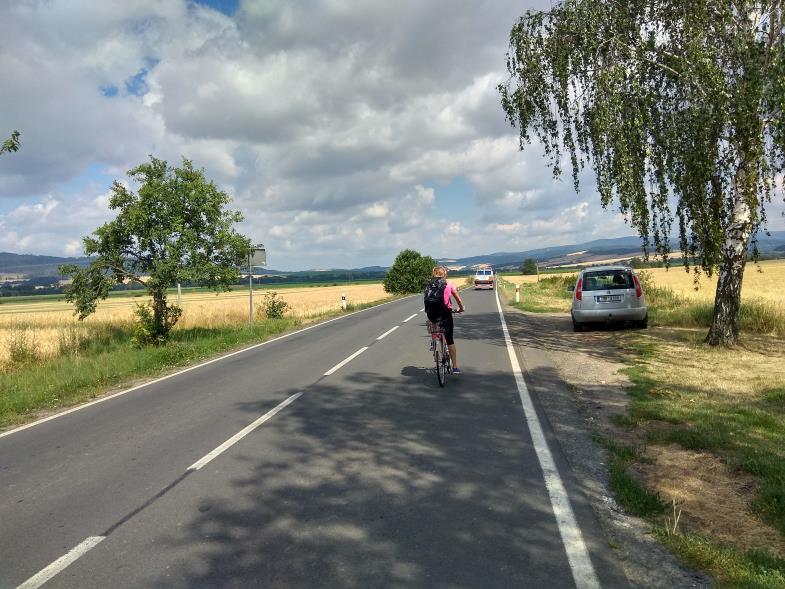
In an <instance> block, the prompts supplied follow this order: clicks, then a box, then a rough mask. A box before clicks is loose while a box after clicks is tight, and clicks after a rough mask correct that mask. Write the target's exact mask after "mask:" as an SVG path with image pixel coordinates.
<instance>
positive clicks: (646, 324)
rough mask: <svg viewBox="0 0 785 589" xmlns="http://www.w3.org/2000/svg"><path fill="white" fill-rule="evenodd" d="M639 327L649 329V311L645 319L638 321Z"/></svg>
mask: <svg viewBox="0 0 785 589" xmlns="http://www.w3.org/2000/svg"><path fill="white" fill-rule="evenodd" d="M638 327H639V328H640V329H648V327H649V314H648V313H646V316H645V317H644V318H643V319H641V320H640V321H638Z"/></svg>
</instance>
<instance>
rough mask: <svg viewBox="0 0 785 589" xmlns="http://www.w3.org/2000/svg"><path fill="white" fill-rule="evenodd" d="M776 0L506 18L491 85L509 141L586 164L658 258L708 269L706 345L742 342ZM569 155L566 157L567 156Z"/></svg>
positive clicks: (602, 0) (782, 82) (783, 127)
mask: <svg viewBox="0 0 785 589" xmlns="http://www.w3.org/2000/svg"><path fill="white" fill-rule="evenodd" d="M783 37H784V35H783V0H768V1H761V0H691V1H690V2H684V0H566V1H564V2H561V3H559V4H557V5H555V6H554V7H553V8H552V9H551V10H550V11H530V12H527V13H526V14H525V15H524V16H523V17H521V18H520V19H519V20H518V22H517V23H516V24H515V25H514V26H513V28H512V31H511V34H510V49H509V53H508V55H507V67H508V70H509V73H510V78H509V79H508V81H507V82H506V83H504V84H501V85H500V86H499V91H500V93H501V104H502V107H503V108H504V111H505V113H506V116H507V118H508V120H509V121H510V122H511V123H512V124H513V125H514V126H516V127H517V128H518V129H519V133H520V148H521V149H524V147H525V146H526V145H528V144H529V143H530V142H531V140H532V138H536V139H538V140H539V142H540V143H541V144H542V145H543V146H544V148H545V154H546V157H547V158H548V160H549V163H550V165H551V167H552V169H553V173H554V175H555V176H559V175H560V174H561V173H562V168H563V166H566V165H569V166H570V167H571V171H572V180H573V185H574V187H575V190H576V191H577V190H578V189H579V176H580V173H581V171H582V170H583V169H584V167H586V166H588V167H590V168H591V169H592V170H593V171H594V174H595V176H596V182H597V189H598V191H599V194H600V199H601V203H602V205H603V206H604V207H608V206H610V205H611V204H612V203H616V204H617V205H618V207H619V208H620V210H621V212H622V213H623V214H624V215H625V217H626V218H627V220H628V222H629V223H630V224H631V226H632V227H634V228H635V229H636V230H637V231H638V233H639V234H640V236H641V237H642V239H643V245H644V251H645V253H646V255H648V254H649V251H650V249H652V248H653V250H654V251H655V252H657V253H658V254H660V255H662V256H663V257H664V258H665V259H666V260H667V259H668V254H669V253H670V238H671V233H672V231H674V230H675V231H676V232H677V233H678V240H679V246H680V249H681V251H682V253H683V254H684V264H685V266H686V267H687V270H688V271H689V269H690V264H692V265H693V268H694V269H695V271H696V272H700V271H704V272H706V273H707V274H709V275H711V274H713V273H714V272H718V274H719V275H718V281H717V290H716V294H715V302H714V316H713V321H712V325H711V329H710V331H709V333H708V335H707V337H706V341H707V342H708V343H709V344H712V345H735V344H736V343H738V340H739V311H740V303H741V286H742V278H743V276H744V270H745V265H746V262H747V258H748V251H750V250H751V251H752V252H753V255H754V256H756V255H757V248H756V247H755V243H756V235H757V234H758V232H759V231H765V230H766V226H767V218H766V206H767V205H769V204H770V203H771V202H772V199H773V198H776V199H779V198H781V196H782V172H783V154H784V147H785V124H783V116H782V113H783V107H784V106H785V50H784V46H783ZM567 162H569V164H567Z"/></svg>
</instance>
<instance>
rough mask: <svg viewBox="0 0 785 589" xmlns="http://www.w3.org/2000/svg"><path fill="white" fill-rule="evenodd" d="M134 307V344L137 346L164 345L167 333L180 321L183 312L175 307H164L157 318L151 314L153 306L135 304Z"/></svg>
mask: <svg viewBox="0 0 785 589" xmlns="http://www.w3.org/2000/svg"><path fill="white" fill-rule="evenodd" d="M135 305H136V308H135V309H134V315H136V323H135V324H134V336H133V341H134V343H135V344H136V345H137V346H150V345H153V346H158V345H161V344H165V343H166V340H167V339H168V338H169V332H170V331H171V329H172V327H174V325H175V323H177V320H178V319H180V315H182V314H183V310H182V309H181V308H180V307H178V306H176V305H164V307H163V312H162V314H161V317H160V318H158V317H156V316H155V313H154V312H153V306H152V305H150V304H149V303H136V304H135ZM159 319H160V320H159Z"/></svg>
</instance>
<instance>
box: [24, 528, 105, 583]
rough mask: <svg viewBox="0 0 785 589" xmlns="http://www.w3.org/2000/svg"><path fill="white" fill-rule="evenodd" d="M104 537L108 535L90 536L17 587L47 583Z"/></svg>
mask: <svg viewBox="0 0 785 589" xmlns="http://www.w3.org/2000/svg"><path fill="white" fill-rule="evenodd" d="M104 538H106V536H90V537H89V538H87V539H85V540H84V541H83V542H82V543H81V544H79V545H78V546H75V547H74V548H72V549H71V550H69V551H68V552H66V553H65V554H64V555H63V556H61V557H60V558H58V559H57V560H56V561H54V562H53V563H52V564H50V565H49V566H48V567H46V568H45V569H42V570H40V571H39V572H37V573H36V574H35V575H33V576H32V577H30V578H29V579H27V581H25V582H24V583H22V584H21V585H19V586H18V587H17V588H16V589H38V587H40V586H41V585H43V584H44V583H46V582H47V581H48V580H49V579H51V578H52V577H54V576H55V575H56V574H57V573H59V572H60V571H62V570H63V569H65V568H66V567H67V566H68V565H70V564H72V563H73V562H74V561H75V560H77V559H78V558H79V557H80V556H83V555H84V554H86V553H88V552H89V551H90V550H92V549H93V548H95V547H96V546H97V545H98V544H99V543H100V542H101V541H102V540H103V539H104Z"/></svg>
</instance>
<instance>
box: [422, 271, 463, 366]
mask: <svg viewBox="0 0 785 589" xmlns="http://www.w3.org/2000/svg"><path fill="white" fill-rule="evenodd" d="M431 276H432V278H431V280H430V281H429V282H428V287H427V288H426V289H425V313H426V315H428V320H429V321H430V322H431V323H437V322H439V321H441V323H442V328H443V329H444V339H445V341H446V342H447V349H448V350H449V352H450V359H451V360H452V372H453V374H460V373H461V370H460V369H459V368H458V354H457V352H456V350H455V341H453V322H452V299H455V302H456V303H458V313H463V311H464V310H465V307H464V306H463V301H462V300H461V295H459V294H458V289H457V288H455V286H454V285H453V284H451V283H450V282H447V268H445V267H444V266H436V267H435V268H434V269H433V272H432V273H431Z"/></svg>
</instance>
